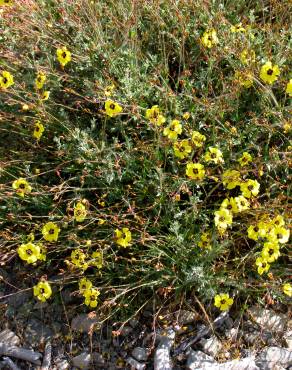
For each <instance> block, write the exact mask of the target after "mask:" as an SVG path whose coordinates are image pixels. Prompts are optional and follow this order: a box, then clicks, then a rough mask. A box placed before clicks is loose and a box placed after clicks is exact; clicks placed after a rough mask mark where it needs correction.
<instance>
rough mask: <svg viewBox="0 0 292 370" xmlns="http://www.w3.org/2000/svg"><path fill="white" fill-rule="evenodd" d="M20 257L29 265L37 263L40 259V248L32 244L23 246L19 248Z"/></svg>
mask: <svg viewBox="0 0 292 370" xmlns="http://www.w3.org/2000/svg"><path fill="white" fill-rule="evenodd" d="M17 253H18V255H19V257H20V258H21V259H22V260H23V261H26V262H27V263H35V262H36V261H37V260H38V259H39V257H40V247H39V246H38V245H35V244H33V243H31V242H29V243H26V244H21V245H20V246H19V247H18V248H17Z"/></svg>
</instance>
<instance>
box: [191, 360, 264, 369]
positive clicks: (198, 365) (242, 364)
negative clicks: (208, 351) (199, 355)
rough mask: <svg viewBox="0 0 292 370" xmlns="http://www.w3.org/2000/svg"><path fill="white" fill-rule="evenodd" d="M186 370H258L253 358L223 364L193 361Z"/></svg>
mask: <svg viewBox="0 0 292 370" xmlns="http://www.w3.org/2000/svg"><path fill="white" fill-rule="evenodd" d="M187 369H188V370H260V368H259V367H258V366H257V365H256V364H255V361H254V359H253V358H244V359H241V360H232V361H227V362H223V363H220V364H219V363H215V362H214V363H212V362H210V361H200V360H199V361H195V362H193V363H190V364H189V367H187Z"/></svg>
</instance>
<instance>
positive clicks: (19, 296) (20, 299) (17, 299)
mask: <svg viewBox="0 0 292 370" xmlns="http://www.w3.org/2000/svg"><path fill="white" fill-rule="evenodd" d="M30 298H32V293H31V291H30V290H24V291H20V292H16V293H14V294H13V295H11V296H10V297H9V298H8V304H9V305H10V306H12V307H14V308H18V307H21V306H23V305H24V303H26V302H27V301H29V300H30Z"/></svg>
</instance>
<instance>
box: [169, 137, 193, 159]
mask: <svg viewBox="0 0 292 370" xmlns="http://www.w3.org/2000/svg"><path fill="white" fill-rule="evenodd" d="M173 151H174V155H175V156H176V157H178V158H179V159H184V158H186V157H187V156H188V155H189V154H190V153H191V151H192V147H191V146H190V143H189V140H187V139H184V140H181V141H176V142H175V143H174V144H173Z"/></svg>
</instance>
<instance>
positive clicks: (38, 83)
mask: <svg viewBox="0 0 292 370" xmlns="http://www.w3.org/2000/svg"><path fill="white" fill-rule="evenodd" d="M46 79H47V76H46V75H45V74H44V73H43V72H38V74H37V76H36V79H35V87H36V89H37V90H40V89H42V88H43V86H44V84H45V82H46Z"/></svg>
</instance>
